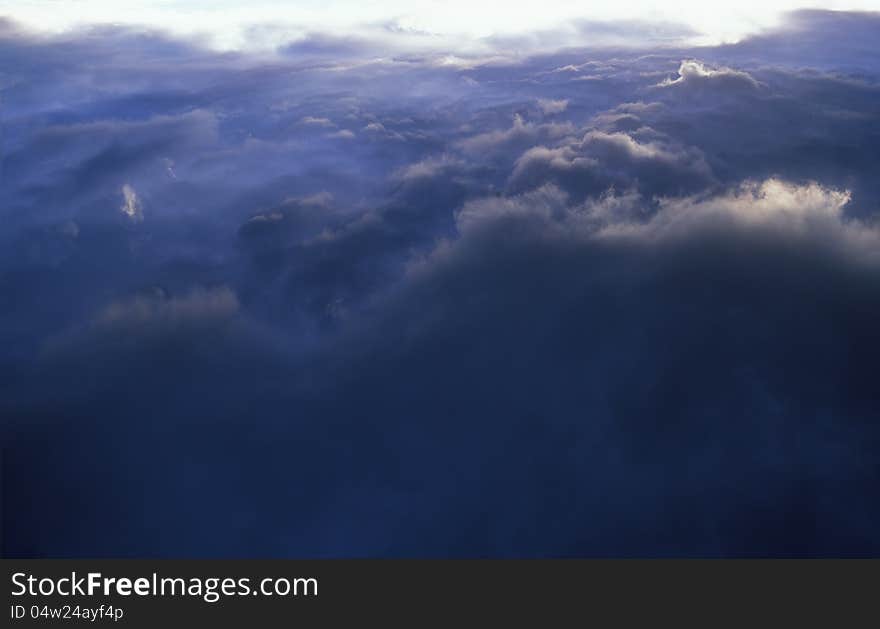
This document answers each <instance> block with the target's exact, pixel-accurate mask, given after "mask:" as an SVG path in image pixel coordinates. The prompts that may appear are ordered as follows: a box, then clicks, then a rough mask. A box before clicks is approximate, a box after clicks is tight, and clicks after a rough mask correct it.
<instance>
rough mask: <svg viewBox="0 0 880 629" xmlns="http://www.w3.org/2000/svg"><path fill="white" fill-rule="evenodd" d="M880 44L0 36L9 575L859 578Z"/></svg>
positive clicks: (877, 28) (868, 458)
mask: <svg viewBox="0 0 880 629" xmlns="http://www.w3.org/2000/svg"><path fill="white" fill-rule="evenodd" d="M606 26H607V25H606ZM631 26H632V25H631V24H630V25H622V26H620V28H621V29H624V30H626V29H627V28H630V27H631ZM578 32H581V31H578ZM584 32H587V31H584ZM878 35H880V18H878V16H877V15H876V14H871V13H863V14H850V13H830V12H815V11H810V12H801V13H796V14H793V15H791V16H790V17H789V18H788V20H787V21H786V22H785V24H784V25H783V26H782V27H780V28H779V29H778V30H775V31H767V32H763V33H761V34H760V35H757V36H755V37H752V38H749V39H746V40H743V41H741V42H739V43H737V44H729V45H720V46H703V47H687V46H684V45H683V44H679V43H674V44H668V43H667V44H664V45H663V46H657V47H655V48H652V49H651V50H650V51H646V50H644V49H640V50H633V49H631V48H626V47H622V46H617V45H612V46H609V45H603V46H601V47H589V41H590V40H589V38H584V40H583V41H585V42H587V43H586V45H581V46H578V47H572V48H565V49H561V50H555V51H550V52H547V51H546V50H545V51H544V52H542V53H540V54H526V55H524V54H520V52H519V51H521V50H522V49H523V48H522V42H521V41H519V40H517V41H514V40H509V39H497V40H493V41H492V42H490V45H491V51H490V52H491V54H484V53H485V51H482V52H481V54H479V55H473V56H468V55H463V54H459V55H451V54H446V53H437V52H435V51H430V52H424V51H422V52H419V51H418V50H414V51H413V50H411V51H409V52H407V53H406V54H400V55H396V54H395V55H387V54H377V53H376V50H378V49H380V48H381V46H380V45H378V44H376V43H375V42H372V41H371V40H369V38H364V39H363V40H362V41H351V40H344V41H340V40H339V39H338V38H336V39H334V38H333V37H331V36H329V35H321V34H316V35H313V36H311V38H310V39H308V40H304V39H301V38H300V39H295V40H293V41H292V42H291V41H284V42H281V43H279V45H278V47H277V50H275V51H273V52H272V54H265V55H262V54H261V55H256V54H250V53H242V52H216V51H213V50H210V49H208V48H205V47H203V46H202V45H200V44H199V43H198V42H194V41H191V40H183V39H178V38H173V37H170V36H168V35H164V34H162V33H158V32H147V31H143V30H139V29H134V28H118V27H116V28H110V27H104V28H101V29H98V30H94V29H93V30H88V31H82V32H72V33H66V34H60V35H55V36H48V35H35V34H33V33H29V32H27V31H24V30H22V29H20V28H19V27H18V26H17V25H16V24H14V23H12V22H6V23H4V24H3V27H2V29H0V56H2V58H3V59H4V60H6V62H5V65H4V69H3V74H2V76H3V79H2V84H0V98H2V100H3V104H4V107H3V112H2V114H0V115H2V116H3V127H4V146H3V152H2V154H0V169H2V177H3V185H2V186H0V219H2V224H3V228H2V230H0V348H2V349H0V416H2V417H3V423H2V430H3V440H4V457H3V518H4V522H3V552H4V554H5V555H6V556H131V555H134V556H209V557H216V556H251V557H252V556H286V557H350V556H363V557H367V556H369V557H391V556H405V557H413V556H419V557H424V556H432V557H447V556H448V557H473V556H480V557H483V556H493V557H523V556H525V557H543V556H669V555H675V556H678V555H685V556H767V555H771V556H865V555H870V556H875V555H877V554H878V553H880V535H878V530H880V526H878V524H880V506H878V504H877V501H876V500H875V499H874V497H875V496H876V493H877V489H878V487H880V478H878V471H877V470H878V466H877V461H878V456H880V451H878V447H880V425H878V417H880V397H878V391H880V389H878V387H877V386H876V377H875V375H874V374H875V373H876V368H875V367H876V360H877V359H876V357H877V356H878V355H880V332H878V326H877V320H878V316H880V292H878V290H877V287H878V286H880V228H878V223H877V217H878V208H880V184H878V180H877V177H876V173H877V172H878V170H880V153H878V151H877V148H876V147H877V146H880V126H878V125H877V112H878V106H880V59H878V56H877V48H876V43H875V42H876V41H877V36H878ZM534 37H538V38H539V39H540V38H541V37H545V38H546V37H549V35H541V34H540V33H539V34H536V35H534ZM831 41H841V42H845V45H843V44H842V45H840V46H837V47H834V48H833V49H832V48H829V47H828V45H827V44H828V42H831ZM817 42H824V43H825V45H824V47H823V48H822V51H823V52H822V55H817V54H816V53H815V50H816V43H817ZM542 49H543V48H542ZM530 50H534V48H530ZM829 50H831V51H832V52H829ZM94 505H101V506H100V509H96V508H95V507H94Z"/></svg>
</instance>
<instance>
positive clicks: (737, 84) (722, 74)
mask: <svg viewBox="0 0 880 629" xmlns="http://www.w3.org/2000/svg"><path fill="white" fill-rule="evenodd" d="M659 86H660V87H681V88H692V89H712V87H713V86H714V87H716V88H717V89H719V90H742V89H746V90H752V89H757V88H758V87H759V86H760V83H758V81H756V80H755V79H754V78H753V77H752V76H751V75H749V74H748V73H747V72H742V71H740V70H733V69H731V68H724V67H722V68H717V69H716V68H711V67H708V66H706V65H705V64H703V63H701V62H699V61H696V60H694V59H690V60H686V61H682V62H681V65H680V66H679V67H678V76H677V77H676V78H674V79H665V80H664V81H663V82H662V83H660V84H659Z"/></svg>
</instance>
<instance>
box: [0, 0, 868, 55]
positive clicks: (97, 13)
mask: <svg viewBox="0 0 880 629" xmlns="http://www.w3.org/2000/svg"><path fill="white" fill-rule="evenodd" d="M804 8H823V9H834V10H871V9H875V10H876V9H878V8H880V4H878V2H877V0H839V1H838V0H832V1H824V2H821V3H820V4H819V5H816V4H815V3H807V2H804V1H803V0H763V1H762V0H740V1H730V0H723V1H721V2H712V3H707V2H698V1H694V0H685V1H681V0H679V1H672V2H663V3H658V2H650V1H648V0H620V1H618V2H571V1H570V0H547V1H545V2H541V3H540V5H535V4H532V3H511V2H504V1H500V0H487V1H485V2H478V3H475V2H467V1H464V0H442V1H441V0H406V1H403V0H373V1H362V0H332V1H315V0H297V1H289V0H288V1H285V0H254V1H253V2H241V1H240V0H218V1H215V2H206V1H203V0H164V1H163V0H158V1H156V0H152V1H149V0H3V1H2V2H0V13H6V14H8V15H12V16H13V17H15V18H16V19H17V20H19V21H21V22H22V23H24V24H25V25H27V26H29V27H31V28H34V29H39V30H48V31H56V32H57V31H59V30H65V29H69V28H71V27H76V26H81V25H88V24H96V23H115V24H136V25H141V26H144V25H148V26H152V27H157V28H161V29H164V30H168V31H171V32H175V33H178V34H185V35H201V36H204V37H206V38H207V39H208V41H209V42H210V44H211V45H212V46H214V47H218V48H225V49H230V48H233V49H240V48H265V47H267V45H273V44H275V43H277V41H278V38H279V37H284V36H288V37H289V36H291V35H296V34H300V35H301V34H303V33H307V32H315V31H318V32H333V33H336V34H346V35H357V34H358V33H362V32H363V31H364V29H365V28H376V27H387V26H393V27H395V28H397V29H402V30H404V31H411V32H415V33H420V34H422V35H423V36H424V37H423V38H422V39H423V41H422V42H420V43H421V45H430V46H450V45H456V46H458V47H464V48H469V47H472V46H475V45H476V44H477V42H475V40H479V39H481V38H486V37H491V36H499V35H516V34H524V33H529V32H532V31H535V30H547V29H552V30H561V29H564V28H565V27H566V25H570V24H571V23H572V22H573V21H577V20H595V21H606V22H612V21H622V20H637V21H643V22H648V23H654V24H657V23H675V24H681V25H683V26H686V27H689V28H690V29H692V31H693V33H691V35H690V36H691V37H692V38H693V39H694V40H695V41H699V42H701V43H722V42H732V41H736V40H738V39H741V38H742V37H744V36H746V35H748V34H753V33H755V32H758V31H760V30H762V29H767V28H771V27H774V26H778V25H779V24H780V22H781V19H782V16H783V15H784V14H785V13H786V12H789V11H793V10H797V9H804ZM266 25H271V27H272V30H273V31H275V32H274V33H271V34H270V33H268V32H267V31H266V29H263V30H262V32H261V34H260V35H259V36H256V37H254V36H253V35H252V34H249V32H250V31H251V29H253V28H255V27H258V28H259V27H263V26H266ZM425 40H427V41H425ZM632 43H634V44H638V43H639V42H632Z"/></svg>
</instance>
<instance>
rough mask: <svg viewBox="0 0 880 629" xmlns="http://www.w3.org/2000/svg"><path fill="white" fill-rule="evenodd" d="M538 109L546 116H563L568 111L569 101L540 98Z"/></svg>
mask: <svg viewBox="0 0 880 629" xmlns="http://www.w3.org/2000/svg"><path fill="white" fill-rule="evenodd" d="M538 108H540V110H541V111H542V112H544V114H545V115H550V114H561V113H562V112H564V111H565V110H566V109H568V99H567V98H565V99H561V100H552V99H548V98H539V99H538Z"/></svg>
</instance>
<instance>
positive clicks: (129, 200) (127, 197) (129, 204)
mask: <svg viewBox="0 0 880 629" xmlns="http://www.w3.org/2000/svg"><path fill="white" fill-rule="evenodd" d="M122 198H123V202H122V205H121V206H120V207H119V211H120V212H122V213H123V214H125V215H126V216H127V217H128V218H129V219H130V220H131V221H132V222H133V223H139V222H141V221H142V220H144V210H143V207H142V206H141V200H140V199H139V198H138V195H137V193H136V192H135V191H134V188H132V187H131V186H130V185H129V184H125V185H124V186H122Z"/></svg>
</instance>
